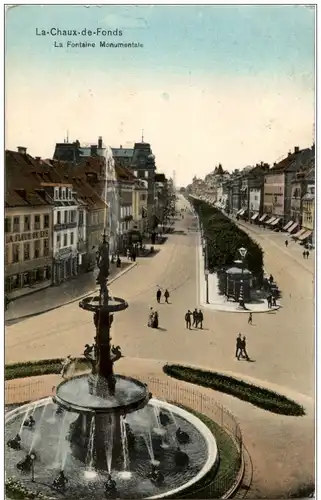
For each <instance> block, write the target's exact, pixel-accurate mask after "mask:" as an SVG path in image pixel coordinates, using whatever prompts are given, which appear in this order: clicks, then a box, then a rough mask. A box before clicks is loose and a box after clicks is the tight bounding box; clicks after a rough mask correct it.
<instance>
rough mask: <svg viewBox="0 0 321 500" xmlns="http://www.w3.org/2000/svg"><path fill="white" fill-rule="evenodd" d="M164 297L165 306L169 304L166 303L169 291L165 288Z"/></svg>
mask: <svg viewBox="0 0 321 500" xmlns="http://www.w3.org/2000/svg"><path fill="white" fill-rule="evenodd" d="M164 297H165V302H166V304H169V302H168V299H169V291H168V290H167V288H166V290H165V293H164Z"/></svg>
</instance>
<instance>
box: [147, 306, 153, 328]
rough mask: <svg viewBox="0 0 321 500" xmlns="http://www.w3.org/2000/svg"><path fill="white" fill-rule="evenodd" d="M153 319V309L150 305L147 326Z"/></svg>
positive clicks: (150, 324)
mask: <svg viewBox="0 0 321 500" xmlns="http://www.w3.org/2000/svg"><path fill="white" fill-rule="evenodd" d="M153 319H154V309H153V308H152V307H151V308H150V309H149V314H148V323H147V326H150V327H151V326H152V324H153Z"/></svg>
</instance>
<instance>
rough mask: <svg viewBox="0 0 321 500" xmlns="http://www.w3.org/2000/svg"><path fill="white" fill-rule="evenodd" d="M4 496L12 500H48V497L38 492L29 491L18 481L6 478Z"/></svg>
mask: <svg viewBox="0 0 321 500" xmlns="http://www.w3.org/2000/svg"><path fill="white" fill-rule="evenodd" d="M5 491H6V496H8V498H11V499H12V500H33V499H35V500H50V497H48V496H46V495H43V494H42V493H40V492H35V491H32V490H29V489H28V488H26V486H24V485H23V484H22V483H21V482H20V481H17V480H16V479H13V478H8V479H7V481H6V482H5Z"/></svg>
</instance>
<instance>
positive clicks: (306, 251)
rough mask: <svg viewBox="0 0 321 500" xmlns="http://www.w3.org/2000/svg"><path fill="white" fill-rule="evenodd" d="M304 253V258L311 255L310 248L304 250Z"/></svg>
mask: <svg viewBox="0 0 321 500" xmlns="http://www.w3.org/2000/svg"><path fill="white" fill-rule="evenodd" d="M302 255H303V258H304V259H308V258H309V255H310V252H309V250H304V252H303V254H302Z"/></svg>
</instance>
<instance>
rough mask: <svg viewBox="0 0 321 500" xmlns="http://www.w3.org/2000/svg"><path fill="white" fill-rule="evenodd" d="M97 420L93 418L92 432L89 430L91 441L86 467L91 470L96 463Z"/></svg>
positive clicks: (91, 423)
mask: <svg viewBox="0 0 321 500" xmlns="http://www.w3.org/2000/svg"><path fill="white" fill-rule="evenodd" d="M95 426H96V425H95V419H94V417H91V422H90V430H89V441H88V448H87V456H86V465H87V467H88V468H89V469H92V468H93V461H94V437H95Z"/></svg>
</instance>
